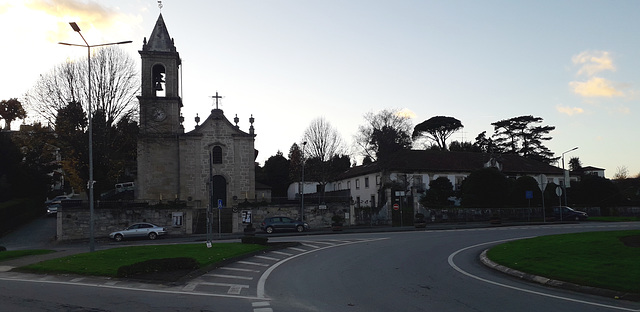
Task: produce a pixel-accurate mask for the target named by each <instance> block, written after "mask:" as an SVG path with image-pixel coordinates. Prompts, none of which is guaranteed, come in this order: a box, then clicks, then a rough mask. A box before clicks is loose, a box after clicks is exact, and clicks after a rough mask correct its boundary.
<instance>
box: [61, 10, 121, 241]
mask: <svg viewBox="0 0 640 312" xmlns="http://www.w3.org/2000/svg"><path fill="white" fill-rule="evenodd" d="M69 25H71V28H72V29H73V31H75V32H77V33H78V34H79V35H80V37H81V38H82V41H84V45H82V44H73V43H66V42H58V43H59V44H62V45H68V46H74V47H86V48H87V63H88V67H87V76H88V78H87V79H88V80H87V91H88V92H87V103H88V105H89V110H88V112H89V113H88V114H89V182H87V188H88V189H89V251H91V252H93V251H95V239H94V229H93V219H94V217H93V184H94V183H95V181H93V121H92V119H93V118H92V116H91V114H92V113H91V48H95V47H102V46H109V45H116V44H125V43H131V42H133V41H131V40H129V41H120V42H112V43H103V44H94V45H89V43H88V42H87V40H85V39H84V36H83V35H82V33H81V32H80V27H78V24H76V23H75V22H70V23H69Z"/></svg>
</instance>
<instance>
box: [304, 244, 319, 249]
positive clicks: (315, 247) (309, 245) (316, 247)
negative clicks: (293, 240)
mask: <svg viewBox="0 0 640 312" xmlns="http://www.w3.org/2000/svg"><path fill="white" fill-rule="evenodd" d="M302 246H306V247H309V248H313V249H318V248H320V247H319V246H316V245H311V244H309V243H302Z"/></svg>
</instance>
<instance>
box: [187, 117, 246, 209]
mask: <svg viewBox="0 0 640 312" xmlns="http://www.w3.org/2000/svg"><path fill="white" fill-rule="evenodd" d="M214 116H215V114H214ZM218 117H219V118H210V119H208V120H207V122H206V123H205V124H203V125H201V126H200V127H199V128H196V130H195V131H193V132H191V133H187V134H185V135H183V136H181V140H180V156H181V166H180V177H181V179H180V197H181V199H183V200H187V202H188V203H192V204H190V205H192V206H197V207H206V206H207V205H208V202H209V184H208V183H209V174H210V173H209V167H210V166H209V153H210V152H211V151H212V149H213V147H214V146H220V147H221V148H222V163H219V164H213V165H212V167H211V174H212V175H213V176H215V175H220V176H223V177H224V178H225V180H226V182H227V186H226V188H227V192H226V203H227V206H231V205H233V203H234V200H233V198H234V196H235V197H236V198H237V199H238V200H242V199H244V198H249V199H253V198H254V197H255V165H254V137H253V136H249V135H242V134H239V131H238V129H237V128H235V127H234V126H232V125H231V124H230V123H229V122H228V121H227V120H226V118H224V116H223V115H222V114H221V113H220V115H218Z"/></svg>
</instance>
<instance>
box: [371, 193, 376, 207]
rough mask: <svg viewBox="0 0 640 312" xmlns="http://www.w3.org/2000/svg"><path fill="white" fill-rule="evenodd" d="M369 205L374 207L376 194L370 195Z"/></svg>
mask: <svg viewBox="0 0 640 312" xmlns="http://www.w3.org/2000/svg"><path fill="white" fill-rule="evenodd" d="M371 207H372V208H375V207H376V195H371Z"/></svg>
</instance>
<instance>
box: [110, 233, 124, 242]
mask: <svg viewBox="0 0 640 312" xmlns="http://www.w3.org/2000/svg"><path fill="white" fill-rule="evenodd" d="M123 238H124V237H123V236H122V234H116V235H115V236H114V237H113V239H115V240H116V242H119V241H121V240H122V239H123Z"/></svg>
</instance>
